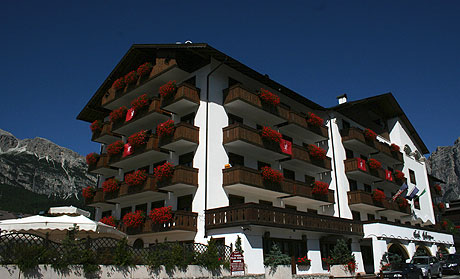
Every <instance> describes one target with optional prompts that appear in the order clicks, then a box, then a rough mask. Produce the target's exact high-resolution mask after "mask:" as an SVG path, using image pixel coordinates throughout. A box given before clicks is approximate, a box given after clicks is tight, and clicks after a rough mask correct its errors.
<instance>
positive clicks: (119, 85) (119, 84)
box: [112, 77, 126, 91]
mask: <svg viewBox="0 0 460 279" xmlns="http://www.w3.org/2000/svg"><path fill="white" fill-rule="evenodd" d="M125 85H126V82H125V79H124V78H123V77H121V78H119V79H117V80H115V81H114V82H113V84H112V88H113V89H114V90H115V91H118V90H121V89H123V88H125Z"/></svg>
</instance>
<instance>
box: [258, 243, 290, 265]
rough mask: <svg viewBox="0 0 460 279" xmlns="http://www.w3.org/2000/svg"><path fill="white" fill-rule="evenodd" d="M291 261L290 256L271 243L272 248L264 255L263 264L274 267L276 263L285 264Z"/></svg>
mask: <svg viewBox="0 0 460 279" xmlns="http://www.w3.org/2000/svg"><path fill="white" fill-rule="evenodd" d="M290 263H291V258H290V257H289V256H288V255H286V254H283V253H282V252H281V250H280V248H279V247H278V245H276V244H273V245H272V248H271V249H270V252H269V253H268V255H267V256H266V257H265V260H264V265H265V266H269V267H272V268H275V267H276V266H278V265H285V264H290Z"/></svg>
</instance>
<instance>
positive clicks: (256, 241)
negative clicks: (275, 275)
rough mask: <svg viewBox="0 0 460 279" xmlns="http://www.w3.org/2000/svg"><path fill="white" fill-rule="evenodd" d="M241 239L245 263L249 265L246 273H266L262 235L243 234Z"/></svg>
mask: <svg viewBox="0 0 460 279" xmlns="http://www.w3.org/2000/svg"><path fill="white" fill-rule="evenodd" d="M241 240H242V244H243V249H244V263H245V264H246V266H247V270H246V273H248V274H263V273H265V266H264V249H263V241H262V235H250V234H242V235H241Z"/></svg>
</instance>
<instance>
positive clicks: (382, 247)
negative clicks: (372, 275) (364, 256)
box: [372, 236, 388, 273]
mask: <svg viewBox="0 0 460 279" xmlns="http://www.w3.org/2000/svg"><path fill="white" fill-rule="evenodd" d="M372 248H373V255H374V272H376V273H378V272H379V271H380V261H381V260H382V256H383V254H385V252H387V250H388V249H387V242H386V240H384V239H382V240H379V239H377V237H375V236H372Z"/></svg>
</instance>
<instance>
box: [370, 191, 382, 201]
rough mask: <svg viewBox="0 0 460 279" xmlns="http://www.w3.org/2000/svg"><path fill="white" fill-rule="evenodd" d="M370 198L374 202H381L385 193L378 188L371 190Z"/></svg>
mask: <svg viewBox="0 0 460 279" xmlns="http://www.w3.org/2000/svg"><path fill="white" fill-rule="evenodd" d="M372 199H373V200H374V201H376V202H382V201H383V200H385V193H384V192H383V191H381V190H379V189H375V190H374V191H372Z"/></svg>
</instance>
